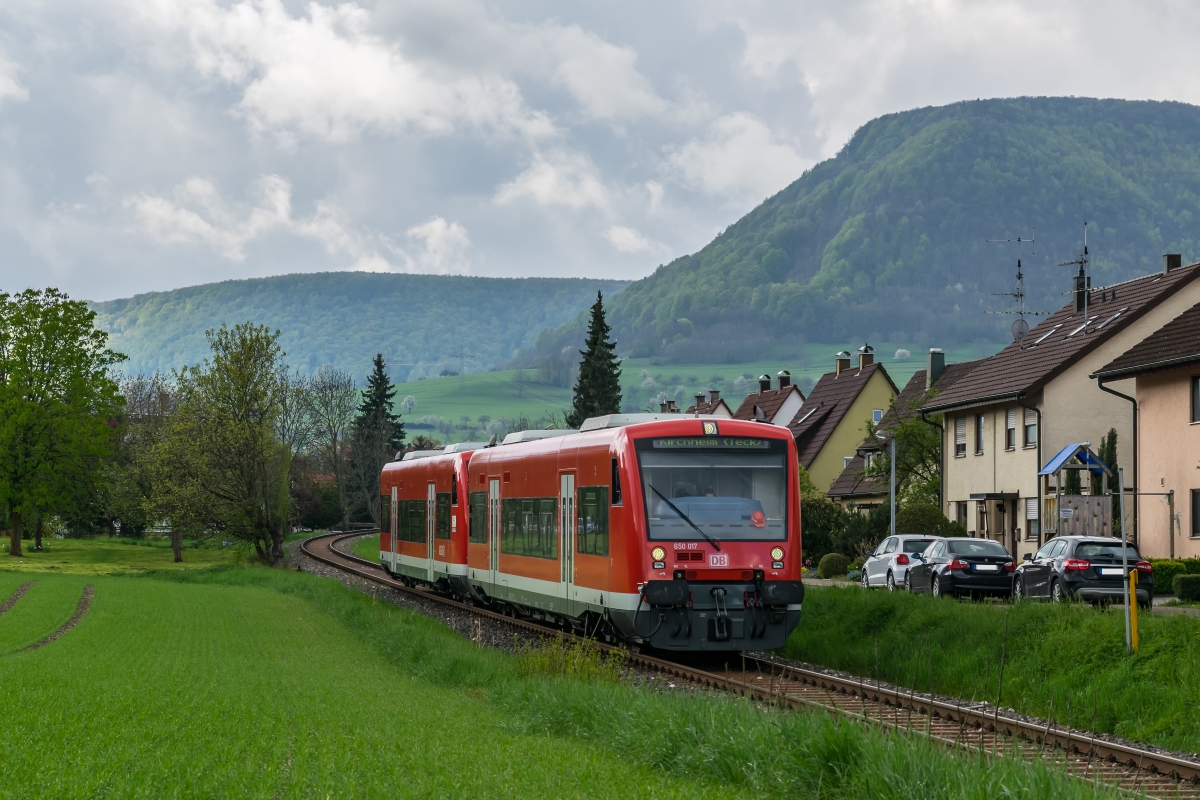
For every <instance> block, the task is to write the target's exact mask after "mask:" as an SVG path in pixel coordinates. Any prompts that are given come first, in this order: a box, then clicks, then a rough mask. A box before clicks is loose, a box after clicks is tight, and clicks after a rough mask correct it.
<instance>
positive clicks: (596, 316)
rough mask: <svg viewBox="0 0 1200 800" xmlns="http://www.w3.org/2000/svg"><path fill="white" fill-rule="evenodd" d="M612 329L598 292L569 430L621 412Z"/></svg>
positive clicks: (619, 367) (602, 298) (618, 366)
mask: <svg viewBox="0 0 1200 800" xmlns="http://www.w3.org/2000/svg"><path fill="white" fill-rule="evenodd" d="M611 332H612V328H611V327H609V325H608V323H607V322H605V320H604V295H603V294H602V293H601V292H596V303H595V305H593V306H592V320H591V322H589V323H588V337H587V349H586V350H580V351H579V354H580V355H581V356H583V358H582V359H581V360H580V362H579V380H578V381H577V382H576V384H575V400H574V402H573V403H572V405H571V412H570V413H569V414H567V426H568V427H571V428H578V427H579V426H580V425H582V424H583V421H584V420H585V419H587V418H588V417H599V416H603V415H604V414H616V413H617V412H618V411H620V410H621V364H620V361H619V360H618V359H617V354H616V351H617V343H616V342H613V341H611V340H610V339H609V338H608V337H609V334H610V333H611Z"/></svg>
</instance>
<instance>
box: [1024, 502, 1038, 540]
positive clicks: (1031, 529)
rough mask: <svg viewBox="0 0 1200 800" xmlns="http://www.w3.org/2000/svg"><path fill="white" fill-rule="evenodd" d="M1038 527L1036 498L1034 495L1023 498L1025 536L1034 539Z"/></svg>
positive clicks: (1036, 536) (1036, 535)
mask: <svg viewBox="0 0 1200 800" xmlns="http://www.w3.org/2000/svg"><path fill="white" fill-rule="evenodd" d="M1039 532H1040V528H1039V525H1038V500H1037V498H1036V497H1027V498H1025V538H1027V539H1036V538H1038V533H1039Z"/></svg>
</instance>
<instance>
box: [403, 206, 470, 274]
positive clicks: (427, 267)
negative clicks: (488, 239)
mask: <svg viewBox="0 0 1200 800" xmlns="http://www.w3.org/2000/svg"><path fill="white" fill-rule="evenodd" d="M405 234H406V235H407V236H408V238H409V239H410V240H413V241H416V242H420V243H421V245H422V249H421V251H420V252H418V253H417V254H416V255H415V256H412V257H410V259H409V261H410V264H411V265H412V266H413V267H415V269H414V270H410V271H418V272H427V273H435V274H438V275H444V274H446V273H451V272H467V271H468V266H469V265H468V263H467V258H466V252H467V249H468V248H469V247H470V246H471V239H470V237H469V236H467V229H466V228H464V227H463V226H462V225H459V224H458V223H457V222H449V223H448V222H446V220H444V219H442V218H441V217H434V218H433V219H431V220H429V221H428V222H424V223H422V224H420V225H414V226H413V227H411V228H409V229H408V230H407V231H406V232H405Z"/></svg>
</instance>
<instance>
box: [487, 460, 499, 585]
mask: <svg viewBox="0 0 1200 800" xmlns="http://www.w3.org/2000/svg"><path fill="white" fill-rule="evenodd" d="M488 570H489V572H490V574H491V579H492V585H491V592H492V594H493V595H494V594H496V589H497V586H498V585H499V583H500V480H499V479H498V478H492V479H491V481H489V483H488Z"/></svg>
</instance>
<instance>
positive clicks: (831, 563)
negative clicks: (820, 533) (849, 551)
mask: <svg viewBox="0 0 1200 800" xmlns="http://www.w3.org/2000/svg"><path fill="white" fill-rule="evenodd" d="M849 568H850V559H848V558H846V557H845V556H844V555H842V554H841V553H826V554H825V556H824V558H822V559H821V563H819V564H817V574H818V575H820V576H821V577H822V578H841V577H843V576H844V575H845V574H846V570H847V569H849Z"/></svg>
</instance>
